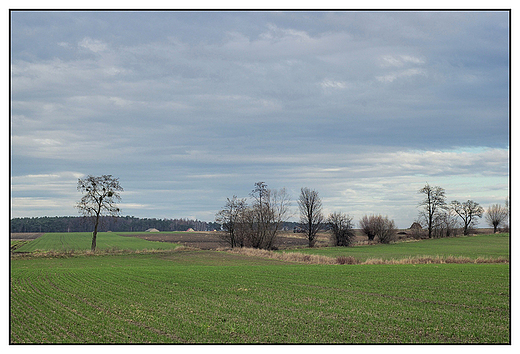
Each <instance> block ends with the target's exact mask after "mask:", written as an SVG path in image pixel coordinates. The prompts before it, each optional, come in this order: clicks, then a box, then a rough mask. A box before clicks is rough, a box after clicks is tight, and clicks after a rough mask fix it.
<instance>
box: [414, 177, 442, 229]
mask: <svg viewBox="0 0 520 354" xmlns="http://www.w3.org/2000/svg"><path fill="white" fill-rule="evenodd" d="M419 193H422V194H425V195H426V196H425V198H424V199H423V200H422V201H421V202H420V203H419V206H420V207H422V208H423V210H422V211H421V212H420V217H421V218H422V219H424V220H425V222H426V224H427V225H428V237H429V238H431V237H432V233H433V226H434V220H435V217H436V214H437V213H438V212H439V211H440V210H441V209H443V208H445V207H446V196H445V190H444V188H441V187H439V186H435V187H431V186H430V185H429V184H428V183H426V185H425V186H424V187H423V188H421V189H420V190H419Z"/></svg>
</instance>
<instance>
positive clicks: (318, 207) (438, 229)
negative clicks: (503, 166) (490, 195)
mask: <svg viewBox="0 0 520 354" xmlns="http://www.w3.org/2000/svg"><path fill="white" fill-rule="evenodd" d="M419 193H421V194H424V195H425V197H424V199H423V200H422V201H421V202H420V203H419V207H420V208H421V210H420V212H419V219H418V223H419V224H421V225H424V226H425V228H427V230H428V237H429V238H432V237H444V236H455V235H456V234H457V232H458V230H459V229H462V230H463V233H464V235H468V234H469V232H470V230H471V229H472V228H473V227H474V226H475V224H476V223H477V219H478V218H481V217H482V216H483V215H484V214H485V216H486V221H487V222H488V223H489V224H490V225H491V226H493V228H494V232H496V231H497V229H498V227H499V226H501V225H504V223H506V222H507V220H508V217H509V206H508V202H507V201H506V207H503V206H501V205H498V204H494V205H492V206H491V207H490V208H489V209H488V210H487V211H484V208H482V207H481V206H480V205H479V204H478V203H477V202H475V201H473V200H467V201H466V202H459V201H457V200H453V201H452V202H451V203H449V204H448V203H447V202H446V192H445V190H444V189H443V188H441V187H439V186H435V187H432V186H430V185H429V184H426V185H425V186H424V187H423V188H421V189H420V190H419ZM250 197H251V199H252V203H251V204H248V202H247V199H239V198H237V197H236V196H233V198H232V199H229V198H228V199H227V203H226V205H225V207H224V208H223V209H222V210H220V211H219V212H218V213H217V215H216V222H217V223H219V224H221V225H222V229H223V230H224V231H225V233H224V234H222V236H221V237H222V239H223V240H224V241H226V242H227V243H228V244H229V245H230V246H231V247H253V248H264V249H271V248H273V247H274V245H275V241H276V235H277V232H278V231H279V230H280V229H281V227H280V226H281V225H282V224H283V222H284V220H285V219H286V218H287V217H289V209H288V208H289V197H288V195H287V193H286V191H285V189H281V190H279V191H277V190H271V189H268V188H267V185H266V184H265V183H264V182H258V183H256V184H255V188H254V189H253V191H252V192H251V194H250ZM298 208H299V212H300V230H301V231H302V232H304V233H305V235H306V237H307V240H308V244H309V247H313V246H314V245H315V243H316V237H317V234H318V232H320V231H322V230H325V229H328V230H330V231H331V232H330V237H331V241H332V243H333V244H334V245H335V246H349V245H351V244H352V242H353V240H354V236H355V234H354V222H353V218H352V217H351V216H349V215H348V214H344V213H339V212H334V213H331V214H330V215H328V216H327V217H325V215H324V214H323V204H322V202H321V198H320V196H319V193H318V192H317V191H315V190H311V189H309V188H302V189H301V193H300V196H299V198H298ZM359 228H360V229H361V230H362V231H363V233H364V234H365V235H366V236H367V237H368V240H370V241H374V240H375V241H378V242H380V243H390V242H392V241H394V240H395V238H396V235H397V228H396V226H395V223H394V220H390V219H389V218H388V217H387V216H382V215H370V216H369V215H365V216H363V217H362V218H361V219H360V220H359Z"/></svg>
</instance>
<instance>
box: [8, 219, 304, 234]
mask: <svg viewBox="0 0 520 354" xmlns="http://www.w3.org/2000/svg"><path fill="white" fill-rule="evenodd" d="M298 225H299V224H298V223H293V222H286V223H284V229H285V230H291V231H292V230H293V228H294V227H296V226H298ZM93 227H94V223H93V222H92V221H91V220H90V219H88V218H84V217H81V216H54V217H49V216H44V217H34V218H14V219H11V223H10V231H11V232H91V231H93ZM99 227H100V229H99V231H101V232H102V231H114V232H136V231H137V232H141V231H146V230H148V229H151V228H154V229H157V230H159V231H186V230H188V229H190V228H191V229H193V230H195V231H213V230H220V224H218V223H216V222H206V221H200V220H189V219H155V218H152V219H148V218H144V219H141V218H136V217H134V216H120V217H109V216H103V217H101V220H100V225H99Z"/></svg>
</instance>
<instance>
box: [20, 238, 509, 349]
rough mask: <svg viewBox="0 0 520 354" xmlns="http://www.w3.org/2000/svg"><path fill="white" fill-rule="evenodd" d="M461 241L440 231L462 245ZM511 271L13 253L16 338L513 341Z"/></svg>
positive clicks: (207, 254)
mask: <svg viewBox="0 0 520 354" xmlns="http://www.w3.org/2000/svg"><path fill="white" fill-rule="evenodd" d="M110 236H112V235H110ZM129 239H130V238H129ZM462 239H463V238H460V239H457V238H452V239H443V240H432V241H443V242H448V243H449V241H450V240H452V241H453V243H454V246H453V247H454V248H456V247H457V246H455V245H457V244H459V242H460V240H462ZM467 239H468V240H472V241H474V242H477V241H478V242H479V243H480V244H481V243H488V246H487V247H488V248H489V249H490V253H491V254H484V255H483V256H488V257H491V256H495V255H497V254H498V253H500V255H502V253H503V252H505V253H506V254H508V246H509V244H508V238H507V237H504V236H496V235H492V236H490V237H487V238H486V237H484V238H478V237H473V238H472V237H468V238H467ZM504 239H506V240H507V245H506V246H505V250H503V251H502V252H498V253H495V252H496V251H493V247H495V246H492V245H493V244H494V243H496V242H498V243H501V242H502V241H503V240H504ZM497 240H500V241H497ZM36 241H37V240H36ZM140 241H143V240H140ZM495 241H496V242H495ZM32 242H34V241H32ZM143 242H148V241H143ZM421 242H422V241H421ZM65 243H66V242H65ZM418 243H420V242H414V243H407V245H414V244H418ZM424 243H425V244H434V242H430V241H425V242H424ZM467 245H468V247H471V246H470V245H469V244H467ZM389 246H395V245H387V246H383V247H389ZM481 246H482V245H481ZM24 247H25V246H24ZM40 247H41V246H40ZM117 247H119V246H117ZM372 247H373V246H369V247H368V246H363V247H359V248H367V249H369V248H372ZM414 247H416V246H414ZM432 247H434V246H432ZM444 247H448V246H444ZM475 247H476V246H475ZM479 247H480V246H479ZM496 247H497V248H500V247H499V246H496ZM501 247H504V246H503V245H502V246H501ZM87 248H88V247H87ZM121 248H122V249H129V248H128V247H121ZM353 249H355V248H353ZM374 249H375V250H376V251H374V252H376V254H382V252H384V251H381V249H379V248H378V247H374ZM319 250H326V249H319ZM300 251H301V250H300ZM409 252H410V251H408V253H409ZM436 252H437V251H436ZM472 252H473V251H472ZM477 253H478V252H477ZM393 254H395V253H393ZM418 254H420V255H422V254H431V253H429V252H422V251H421V252H419V253H418ZM475 254H476V253H475ZM371 257H373V255H372V256H371ZM392 257H395V256H392ZM509 274H510V273H509V264H507V263H501V264H493V263H488V264H418V265H310V264H297V263H289V262H282V261H278V260H273V259H267V258H257V257H248V256H244V255H238V254H231V253H226V252H216V251H195V250H186V249H182V248H178V249H176V250H165V251H161V252H157V253H149V254H147V253H139V254H138V253H124V254H115V255H107V254H101V255H91V254H88V253H86V254H85V253H84V254H78V255H74V256H72V257H70V256H65V257H59V256H54V255H48V256H46V257H30V256H29V257H28V256H13V257H12V258H11V296H10V314H11V318H10V321H11V322H10V323H11V336H10V339H11V343H510V288H509V284H510V281H509Z"/></svg>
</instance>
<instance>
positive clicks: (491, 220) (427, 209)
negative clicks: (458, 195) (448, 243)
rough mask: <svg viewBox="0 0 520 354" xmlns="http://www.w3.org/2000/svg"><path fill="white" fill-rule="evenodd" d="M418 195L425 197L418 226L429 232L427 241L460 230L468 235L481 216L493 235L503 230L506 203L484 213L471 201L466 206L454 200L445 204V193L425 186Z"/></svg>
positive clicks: (506, 215) (427, 185)
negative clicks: (499, 229)
mask: <svg viewBox="0 0 520 354" xmlns="http://www.w3.org/2000/svg"><path fill="white" fill-rule="evenodd" d="M419 193H421V194H424V195H425V197H424V199H423V200H422V201H421V202H420V204H419V207H420V208H421V210H420V212H419V219H418V222H419V223H421V224H423V225H425V226H426V227H427V228H428V237H429V238H432V237H444V236H446V237H448V236H454V235H456V233H457V231H458V230H459V229H462V230H463V233H464V235H468V234H469V233H470V230H471V229H472V228H473V227H474V226H475V225H476V224H477V221H478V219H479V218H482V216H484V214H485V219H486V221H487V223H488V224H489V225H490V226H493V232H497V230H498V228H499V227H500V226H505V224H506V223H507V221H508V219H509V202H508V200H507V199H506V206H505V207H504V206H501V205H499V204H493V205H492V206H490V207H489V208H488V210H487V211H485V210H484V208H483V207H482V206H480V204H479V203H477V202H475V201H473V200H467V201H465V202H459V201H458V200H453V201H452V202H451V203H447V202H446V191H445V190H444V188H441V187H439V186H434V187H432V186H430V185H429V184H428V183H427V184H426V185H425V186H424V187H423V188H421V189H420V190H419Z"/></svg>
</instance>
